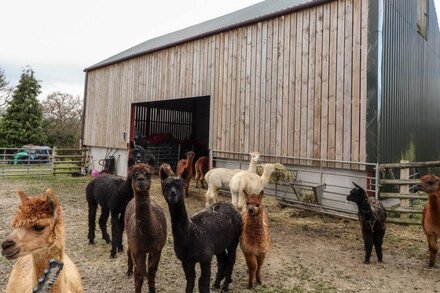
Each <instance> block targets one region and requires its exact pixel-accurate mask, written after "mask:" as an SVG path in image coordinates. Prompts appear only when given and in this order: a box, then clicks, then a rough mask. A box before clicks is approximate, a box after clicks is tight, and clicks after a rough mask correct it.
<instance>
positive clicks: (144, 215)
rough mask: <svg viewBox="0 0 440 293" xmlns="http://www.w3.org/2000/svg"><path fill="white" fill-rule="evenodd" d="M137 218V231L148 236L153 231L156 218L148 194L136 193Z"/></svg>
mask: <svg viewBox="0 0 440 293" xmlns="http://www.w3.org/2000/svg"><path fill="white" fill-rule="evenodd" d="M134 198H135V217H136V226H137V228H138V229H136V231H138V232H140V233H141V234H146V235H148V234H149V233H150V231H152V227H154V226H155V217H152V216H151V215H152V213H153V208H152V206H151V200H150V196H149V194H148V192H145V193H143V192H135V194H134Z"/></svg>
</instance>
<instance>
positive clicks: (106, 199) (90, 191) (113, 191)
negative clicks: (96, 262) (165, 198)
mask: <svg viewBox="0 0 440 293" xmlns="http://www.w3.org/2000/svg"><path fill="white" fill-rule="evenodd" d="M86 198H87V203H88V205H89V234H88V238H89V244H95V221H96V210H97V208H98V205H99V206H101V216H100V217H99V227H100V228H101V232H102V238H103V239H104V240H105V241H106V242H107V243H110V236H109V235H108V233H107V220H108V217H109V215H110V214H111V223H112V238H111V243H112V250H111V253H110V257H111V258H114V257H116V249H118V251H122V250H123V246H122V234H123V232H124V214H125V209H126V207H127V204H128V202H129V201H130V200H131V199H132V198H133V188H132V186H131V178H130V177H129V178H128V179H127V180H125V179H123V178H121V177H117V176H114V175H110V174H109V175H107V174H103V175H99V176H98V177H96V178H95V179H93V180H92V181H90V183H89V184H88V185H87V188H86Z"/></svg>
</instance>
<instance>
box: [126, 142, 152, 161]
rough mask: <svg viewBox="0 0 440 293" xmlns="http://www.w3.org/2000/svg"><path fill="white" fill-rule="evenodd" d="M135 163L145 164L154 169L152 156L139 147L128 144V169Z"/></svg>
mask: <svg viewBox="0 0 440 293" xmlns="http://www.w3.org/2000/svg"><path fill="white" fill-rule="evenodd" d="M137 163H147V164H149V165H150V166H151V167H154V163H155V158H154V155H153V154H152V153H151V152H149V151H148V150H146V149H145V148H143V147H142V146H140V145H136V146H135V145H134V144H133V143H130V150H129V151H128V167H131V166H133V165H134V164H137Z"/></svg>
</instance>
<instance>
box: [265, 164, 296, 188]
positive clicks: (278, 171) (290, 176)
mask: <svg viewBox="0 0 440 293" xmlns="http://www.w3.org/2000/svg"><path fill="white" fill-rule="evenodd" d="M273 166H274V168H275V171H274V172H273V173H272V176H270V179H269V183H271V184H275V183H289V182H292V181H293V180H294V179H295V178H294V173H293V171H291V170H288V169H287V168H286V166H284V165H283V164H281V163H275V164H273ZM257 174H258V175H260V176H261V175H262V174H263V166H262V165H257Z"/></svg>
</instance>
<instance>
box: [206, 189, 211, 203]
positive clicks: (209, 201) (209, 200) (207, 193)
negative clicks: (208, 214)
mask: <svg viewBox="0 0 440 293" xmlns="http://www.w3.org/2000/svg"><path fill="white" fill-rule="evenodd" d="M210 205H211V194H210V190H209V187H208V190H207V191H206V194H205V207H209V206H210Z"/></svg>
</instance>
